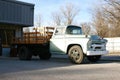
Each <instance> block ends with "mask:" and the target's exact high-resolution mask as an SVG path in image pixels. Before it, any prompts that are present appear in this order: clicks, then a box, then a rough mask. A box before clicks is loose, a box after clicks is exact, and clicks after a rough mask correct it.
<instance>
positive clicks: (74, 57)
mask: <svg viewBox="0 0 120 80" xmlns="http://www.w3.org/2000/svg"><path fill="white" fill-rule="evenodd" d="M68 56H69V59H70V60H71V61H72V62H73V63H76V64H80V63H83V61H84V54H83V51H82V49H81V48H80V46H77V45H75V46H72V47H71V48H70V49H69V51H68Z"/></svg>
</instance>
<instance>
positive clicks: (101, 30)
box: [93, 8, 109, 37]
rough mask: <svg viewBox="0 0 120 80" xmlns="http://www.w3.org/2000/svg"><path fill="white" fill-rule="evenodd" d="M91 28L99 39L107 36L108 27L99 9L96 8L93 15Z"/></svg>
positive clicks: (102, 12)
mask: <svg viewBox="0 0 120 80" xmlns="http://www.w3.org/2000/svg"><path fill="white" fill-rule="evenodd" d="M93 26H94V27H95V29H96V32H97V34H98V35H99V36H101V37H106V36H107V34H108V31H109V30H108V29H109V28H108V25H107V23H106V19H105V17H104V11H103V10H102V9H101V8H97V9H95V10H94V13H93Z"/></svg>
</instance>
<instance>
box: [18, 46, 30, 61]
mask: <svg viewBox="0 0 120 80" xmlns="http://www.w3.org/2000/svg"><path fill="white" fill-rule="evenodd" d="M18 56H19V59H20V60H31V58H32V55H31V52H30V50H29V49H28V48H27V47H25V46H22V47H20V48H19V52H18Z"/></svg>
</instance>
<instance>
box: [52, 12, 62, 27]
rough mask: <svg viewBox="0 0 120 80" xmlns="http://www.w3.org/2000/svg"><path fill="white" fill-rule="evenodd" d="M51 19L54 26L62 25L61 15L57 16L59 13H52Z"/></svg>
mask: <svg viewBox="0 0 120 80" xmlns="http://www.w3.org/2000/svg"><path fill="white" fill-rule="evenodd" d="M52 19H53V22H54V24H55V25H61V24H62V15H61V14H59V12H58V11H57V12H54V13H52Z"/></svg>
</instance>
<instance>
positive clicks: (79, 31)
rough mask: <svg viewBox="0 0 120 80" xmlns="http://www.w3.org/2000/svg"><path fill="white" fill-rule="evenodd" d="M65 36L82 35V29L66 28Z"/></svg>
mask: <svg viewBox="0 0 120 80" xmlns="http://www.w3.org/2000/svg"><path fill="white" fill-rule="evenodd" d="M66 34H71V35H80V34H82V29H81V27H78V26H68V27H67V30H66Z"/></svg>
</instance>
